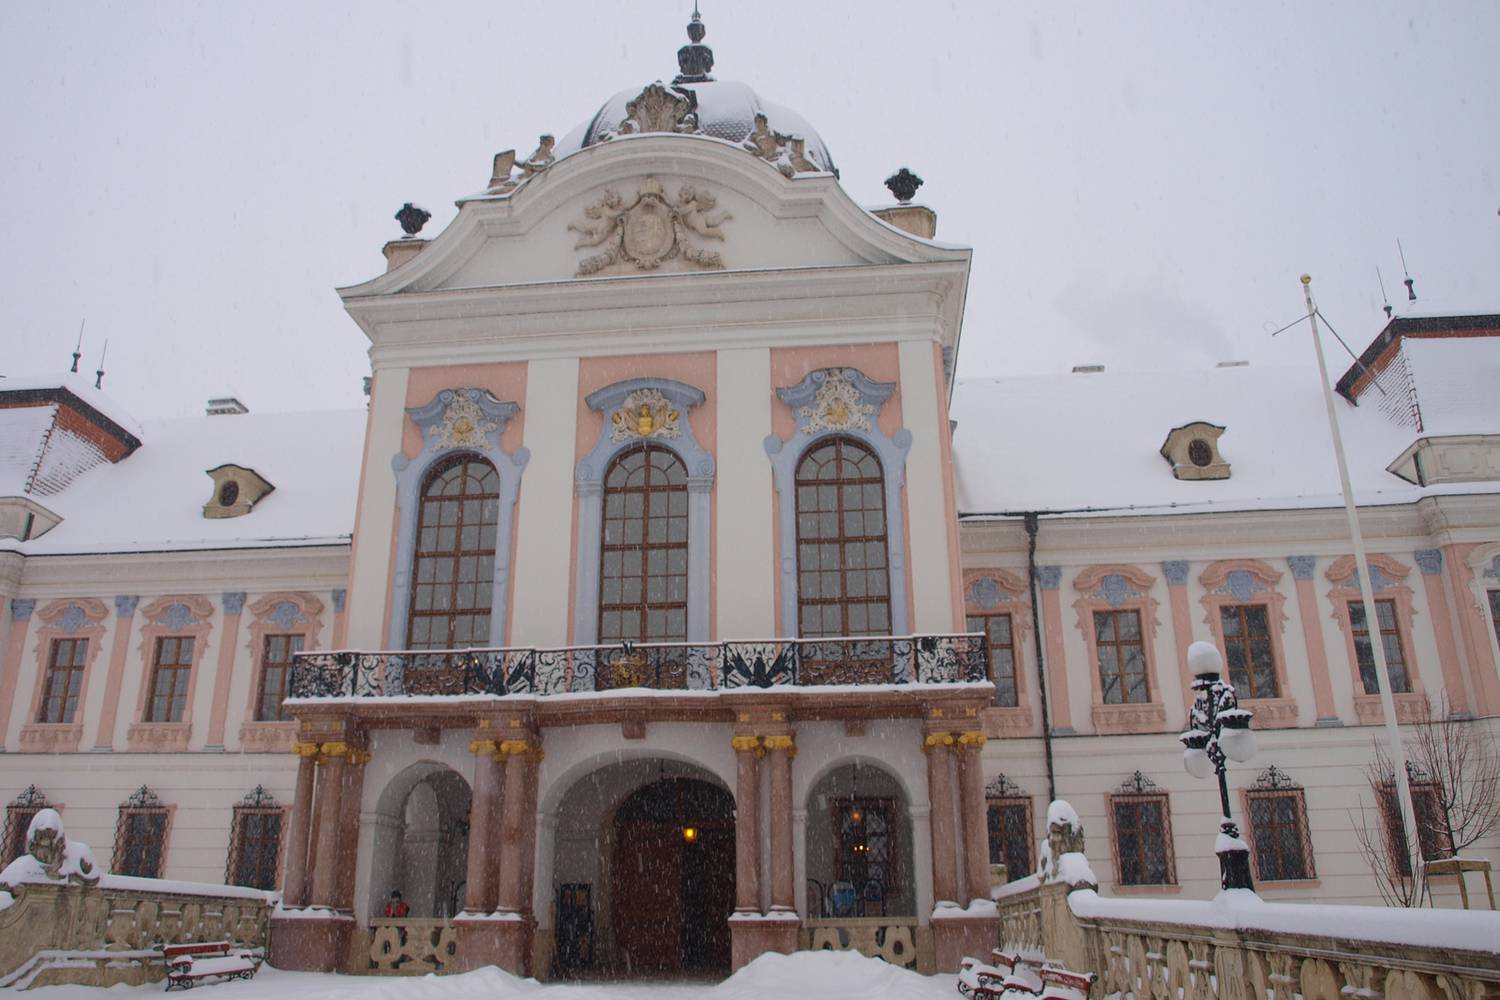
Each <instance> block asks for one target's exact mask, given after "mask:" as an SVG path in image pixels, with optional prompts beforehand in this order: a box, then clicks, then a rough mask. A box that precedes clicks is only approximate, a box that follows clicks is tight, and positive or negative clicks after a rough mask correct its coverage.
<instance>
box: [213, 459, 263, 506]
mask: <svg viewBox="0 0 1500 1000" xmlns="http://www.w3.org/2000/svg"><path fill="white" fill-rule="evenodd" d="M208 478H209V479H212V480H213V482H214V491H213V495H212V496H210V497H209V498H208V503H206V504H204V505H203V516H204V517H240V516H242V515H244V514H248V513H250V511H251V510H252V509H253V508H254V507H255V505H256V504H258V503H260V502H261V501H262V500H263V499H265V498H266V496H267V495H268V494H270V493H271V491H272V490H274V489H276V487H275V486H273V485H271V482H270V480H268V479H266V478H265V477H264V476H262V475H261V474H260V473H258V472H256V471H255V470H254V469H247V468H245V467H244V466H243V465H233V464H227V463H226V464H224V465H221V466H219V467H217V468H214V469H209V470H208Z"/></svg>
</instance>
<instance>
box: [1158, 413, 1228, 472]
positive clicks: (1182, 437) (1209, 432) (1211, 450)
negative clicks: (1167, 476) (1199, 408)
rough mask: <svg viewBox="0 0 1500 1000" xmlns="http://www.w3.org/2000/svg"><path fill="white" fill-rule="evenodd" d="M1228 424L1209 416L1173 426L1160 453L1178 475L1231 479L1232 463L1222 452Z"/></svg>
mask: <svg viewBox="0 0 1500 1000" xmlns="http://www.w3.org/2000/svg"><path fill="white" fill-rule="evenodd" d="M1224 430H1225V428H1223V427H1220V426H1219V425H1217V424H1211V423H1209V422H1208V421H1206V420H1195V421H1193V422H1192V423H1190V424H1183V425H1182V426H1181V427H1174V428H1173V429H1172V432H1171V433H1170V434H1168V435H1167V440H1166V441H1165V442H1163V443H1162V446H1161V457H1162V458H1165V459H1166V460H1167V464H1168V465H1170V466H1171V467H1172V475H1174V476H1176V477H1177V478H1178V479H1188V480H1192V479H1228V478H1229V463H1228V462H1227V461H1225V460H1224V456H1223V455H1221V454H1219V436H1220V435H1221V434H1223V433H1224Z"/></svg>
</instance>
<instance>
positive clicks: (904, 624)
mask: <svg viewBox="0 0 1500 1000" xmlns="http://www.w3.org/2000/svg"><path fill="white" fill-rule="evenodd" d="M895 391H896V383H894V382H872V381H871V380H870V379H868V378H866V377H865V375H864V373H863V372H861V371H860V370H859V369H857V368H820V369H819V370H817V371H814V372H809V373H808V375H807V377H806V378H804V379H803V380H802V381H801V382H798V383H797V384H796V385H794V386H785V387H783V388H779V389H777V390H776V395H777V397H778V398H780V400H781V401H782V402H783V403H785V404H786V405H787V406H788V407H789V408H790V409H791V411H792V416H793V417H795V418H796V421H797V430H796V431H795V432H794V433H793V434H792V436H791V437H789V438H787V439H786V440H785V441H783V440H782V439H781V438H779V437H777V436H776V435H775V434H768V435H766V440H765V448H766V455H767V456H769V457H770V459H771V475H772V479H773V481H774V483H775V486H776V495H777V497H778V499H779V507H780V513H779V516H778V518H777V532H778V534H779V535H780V536H781V630H782V632H784V633H788V634H789V635H791V636H795V635H796V634H797V633H798V632H799V631H800V621H801V619H800V616H799V615H798V613H797V464H798V463H799V462H801V461H802V458H803V456H804V455H806V454H807V452H808V450H809V449H811V448H812V447H813V446H814V445H816V444H817V443H818V442H820V441H822V440H824V439H825V438H830V437H846V438H851V439H853V440H855V441H858V442H860V443H861V444H863V445H865V446H866V447H868V448H869V449H870V450H871V451H873V452H874V453H875V455H876V457H877V458H879V459H880V466H881V469H882V470H883V472H884V474H885V510H886V525H885V547H886V557H887V565H888V566H889V567H890V570H889V572H890V591H889V592H890V597H891V634H892V635H907V634H909V632H910V629H911V619H910V615H909V612H908V610H907V600H906V508H905V507H904V506H903V505H902V503H901V484H902V483H904V482H905V481H906V455H907V453H908V452H910V451H911V431H909V430H907V429H906V428H904V427H903V428H901V429H900V430H898V431H897V432H896V433H894V434H892V435H891V436H889V437H887V436H886V435H885V434H883V433H882V432H881V430H880V408H881V407H882V406H884V405H885V402H886V400H888V399H890V398H891V396H892V394H894V393H895Z"/></svg>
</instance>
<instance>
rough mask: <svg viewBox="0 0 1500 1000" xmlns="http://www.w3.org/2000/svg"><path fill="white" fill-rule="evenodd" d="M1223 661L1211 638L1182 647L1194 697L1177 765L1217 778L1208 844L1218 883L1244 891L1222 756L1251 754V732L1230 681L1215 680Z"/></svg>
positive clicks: (1244, 869)
mask: <svg viewBox="0 0 1500 1000" xmlns="http://www.w3.org/2000/svg"><path fill="white" fill-rule="evenodd" d="M1223 666H1224V659H1223V657H1221V656H1220V655H1219V650H1218V647H1217V646H1215V645H1214V644H1213V643H1211V642H1195V643H1193V644H1192V645H1191V646H1189V647H1188V668H1189V669H1190V670H1192V672H1193V690H1194V691H1196V692H1198V697H1197V698H1196V699H1195V700H1194V701H1193V708H1192V711H1191V712H1190V713H1189V714H1188V728H1187V731H1186V732H1184V733H1183V734H1182V735H1181V736H1179V737H1178V739H1179V740H1180V741H1181V742H1182V745H1183V748H1184V749H1183V751H1182V763H1183V766H1184V767H1186V768H1187V771H1188V773H1189V774H1191V775H1192V776H1193V777H1195V778H1206V777H1208V776H1209V775H1210V774H1215V775H1218V778H1219V805H1220V807H1221V809H1222V812H1223V816H1222V818H1221V819H1220V820H1219V837H1218V842H1217V845H1216V846H1215V848H1214V851H1215V853H1217V854H1218V855H1219V885H1220V886H1221V887H1222V888H1225V889H1250V890H1251V891H1254V889H1255V885H1254V883H1253V882H1252V881H1251V878H1250V847H1249V845H1247V844H1246V843H1245V842H1244V841H1243V840H1241V839H1240V831H1239V827H1237V826H1235V824H1234V820H1233V819H1231V818H1230V815H1231V814H1230V811H1229V783H1228V782H1227V781H1226V780H1225V778H1224V771H1225V762H1226V761H1227V760H1233V761H1238V762H1240V763H1244V762H1245V761H1247V760H1249V759H1250V758H1251V757H1254V756H1255V733H1253V732H1252V731H1251V729H1250V719H1251V717H1252V715H1253V714H1254V713H1252V712H1251V711H1249V710H1248V709H1244V708H1240V705H1239V699H1238V698H1237V697H1236V696H1235V693H1234V685H1233V684H1231V683H1229V682H1227V681H1225V680H1223V679H1221V677H1220V670H1221V669H1222V668H1223Z"/></svg>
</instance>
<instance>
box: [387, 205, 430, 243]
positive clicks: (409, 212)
mask: <svg viewBox="0 0 1500 1000" xmlns="http://www.w3.org/2000/svg"><path fill="white" fill-rule="evenodd" d="M430 218H432V213H431V212H429V211H427V209H425V208H418V207H417V206H416V205H413V204H412V203H411V202H407V203H406V204H405V205H402V206H401V210H400V211H399V212H397V213H396V215H395V219H396V221H397V222H399V223H401V230H402V232H404V233H406V235H407V236H415V235H417V234H418V233H420V232H421V231H422V227H423V226H425V225H427V220H428V219H430Z"/></svg>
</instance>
